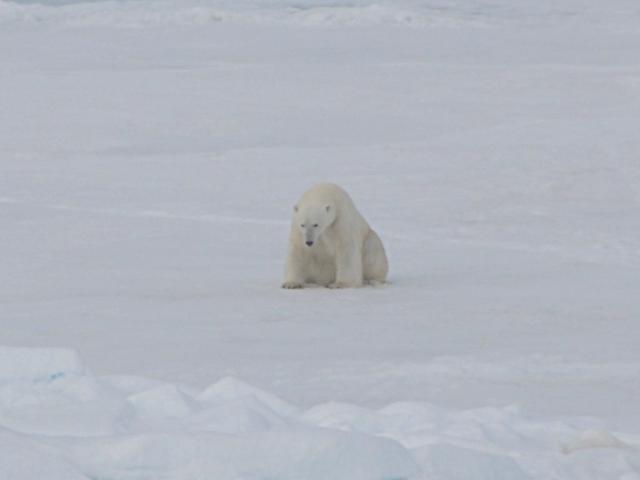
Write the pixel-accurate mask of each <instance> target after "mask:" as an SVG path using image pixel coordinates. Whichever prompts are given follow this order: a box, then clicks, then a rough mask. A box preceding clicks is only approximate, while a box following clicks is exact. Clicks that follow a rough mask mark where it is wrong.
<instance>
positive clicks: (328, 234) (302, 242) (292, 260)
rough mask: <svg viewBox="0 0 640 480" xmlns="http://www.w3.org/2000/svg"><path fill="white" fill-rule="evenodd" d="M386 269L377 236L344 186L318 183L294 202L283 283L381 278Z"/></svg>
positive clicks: (335, 284) (333, 284)
mask: <svg viewBox="0 0 640 480" xmlns="http://www.w3.org/2000/svg"><path fill="white" fill-rule="evenodd" d="M307 242H309V243H311V245H308V244H307ZM388 270H389V267H388V263H387V256H386V254H385V251H384V247H383V245H382V241H381V240H380V237H378V235H377V234H376V232H374V231H373V230H372V229H371V228H370V227H369V224H368V223H367V222H366V220H365V219H364V218H363V217H362V215H361V214H360V212H358V210H357V209H356V207H355V205H354V203H353V201H352V200H351V197H349V195H348V194H347V192H345V191H344V190H343V189H342V188H340V187H339V186H337V185H333V184H331V183H321V184H318V185H316V186H314V187H312V188H310V189H309V190H307V191H306V192H305V193H304V194H303V195H302V197H301V198H300V200H299V201H298V204H297V205H296V206H295V207H294V214H293V220H292V222H291V233H290V236H289V252H288V256H287V262H286V268H285V275H284V282H283V284H282V287H283V288H303V287H304V286H305V285H306V284H309V283H314V284H319V285H324V286H327V287H330V288H344V287H359V286H362V284H363V283H368V284H378V283H384V281H385V280H386V278H387V272H388Z"/></svg>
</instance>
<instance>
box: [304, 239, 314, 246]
mask: <svg viewBox="0 0 640 480" xmlns="http://www.w3.org/2000/svg"><path fill="white" fill-rule="evenodd" d="M304 243H306V244H307V245H308V246H311V245H313V242H312V241H311V240H307V241H306V242H304Z"/></svg>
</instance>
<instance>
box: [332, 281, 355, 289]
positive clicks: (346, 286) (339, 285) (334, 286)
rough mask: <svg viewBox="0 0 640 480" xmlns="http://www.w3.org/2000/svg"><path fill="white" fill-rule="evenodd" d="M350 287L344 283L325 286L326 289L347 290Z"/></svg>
mask: <svg viewBox="0 0 640 480" xmlns="http://www.w3.org/2000/svg"><path fill="white" fill-rule="evenodd" d="M349 287H350V285H348V284H347V283H346V282H333V283H330V284H329V285H327V288H333V289H335V288H349Z"/></svg>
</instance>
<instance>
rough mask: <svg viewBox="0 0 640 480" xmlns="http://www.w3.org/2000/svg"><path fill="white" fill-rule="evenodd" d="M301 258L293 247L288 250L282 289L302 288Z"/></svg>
mask: <svg viewBox="0 0 640 480" xmlns="http://www.w3.org/2000/svg"><path fill="white" fill-rule="evenodd" d="M303 266H304V264H303V258H302V255H300V252H299V251H297V249H296V248H295V247H290V248H289V254H288V255H287V262H286V266H285V272H284V280H283V282H282V288H304V271H303Z"/></svg>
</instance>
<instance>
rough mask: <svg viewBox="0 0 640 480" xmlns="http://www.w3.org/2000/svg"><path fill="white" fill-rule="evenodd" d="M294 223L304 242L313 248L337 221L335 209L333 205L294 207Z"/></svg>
mask: <svg viewBox="0 0 640 480" xmlns="http://www.w3.org/2000/svg"><path fill="white" fill-rule="evenodd" d="M293 210H294V218H293V221H294V222H295V224H296V225H297V226H298V229H299V230H300V234H301V235H302V239H303V242H304V243H305V245H307V246H308V247H312V246H313V245H314V244H315V243H316V242H317V241H318V239H319V238H320V236H321V235H322V234H323V233H324V231H325V230H326V228H327V227H328V226H329V225H331V224H332V223H333V222H334V221H335V219H336V212H335V208H333V207H332V206H331V205H316V206H305V207H298V206H297V205H296V206H295V207H293Z"/></svg>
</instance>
